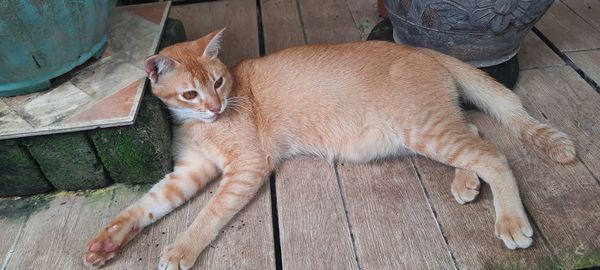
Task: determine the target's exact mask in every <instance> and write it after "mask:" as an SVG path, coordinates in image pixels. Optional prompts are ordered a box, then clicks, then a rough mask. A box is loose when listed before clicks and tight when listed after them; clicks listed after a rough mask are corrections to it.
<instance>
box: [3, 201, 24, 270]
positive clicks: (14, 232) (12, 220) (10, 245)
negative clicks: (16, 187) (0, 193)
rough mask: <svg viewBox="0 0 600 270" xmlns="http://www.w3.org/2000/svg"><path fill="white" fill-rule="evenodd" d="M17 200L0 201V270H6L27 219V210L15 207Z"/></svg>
mask: <svg viewBox="0 0 600 270" xmlns="http://www.w3.org/2000/svg"><path fill="white" fill-rule="evenodd" d="M17 200H24V199H17ZM17 200H13V199H11V198H5V199H0V260H1V261H2V262H1V263H0V269H2V270H4V269H7V268H6V266H7V265H8V264H9V262H10V260H11V259H12V256H13V254H14V247H15V245H16V244H17V241H18V240H19V238H20V237H21V235H22V232H23V228H24V227H25V221H26V220H27V218H28V217H29V213H27V212H28V211H27V210H28V209H19V208H18V207H15V205H16V204H17V203H18V202H17ZM25 208H27V207H25Z"/></svg>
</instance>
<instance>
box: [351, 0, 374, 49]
mask: <svg viewBox="0 0 600 270" xmlns="http://www.w3.org/2000/svg"><path fill="white" fill-rule="evenodd" d="M347 2H348V7H349V8H350V12H351V13H352V18H353V19H354V23H355V24H356V29H358V32H359V33H360V38H361V39H362V40H366V39H367V36H369V33H371V30H373V27H374V26H375V25H376V24H377V23H378V22H379V21H381V20H382V19H381V18H380V17H379V12H377V0H347Z"/></svg>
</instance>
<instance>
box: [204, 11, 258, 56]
mask: <svg viewBox="0 0 600 270" xmlns="http://www.w3.org/2000/svg"><path fill="white" fill-rule="evenodd" d="M209 4H210V16H211V21H210V26H209V29H211V30H210V31H214V30H218V29H221V28H223V27H225V28H227V30H226V31H225V34H224V35H223V41H222V43H221V51H220V52H219V58H220V59H221V60H222V61H223V63H225V65H227V66H230V67H231V66H234V65H236V64H237V63H238V62H240V61H241V60H243V59H247V58H255V57H258V56H259V50H258V23H257V21H256V1H254V0H229V1H216V2H209Z"/></svg>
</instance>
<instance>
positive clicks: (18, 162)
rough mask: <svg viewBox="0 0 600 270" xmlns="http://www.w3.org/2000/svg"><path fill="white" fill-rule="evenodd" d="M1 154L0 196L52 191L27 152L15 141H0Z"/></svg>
mask: <svg viewBox="0 0 600 270" xmlns="http://www.w3.org/2000/svg"><path fill="white" fill-rule="evenodd" d="M0 153H1V154H0V172H2V173H0V196H21V195H31V194H37V193H43V192H48V191H50V190H52V186H51V185H50V184H49V183H48V181H46V179H45V178H44V175H43V174H42V172H41V171H40V170H39V168H38V166H37V165H36V164H35V162H34V161H33V159H31V157H30V156H29V153H28V152H27V150H26V149H25V148H24V147H22V146H20V145H19V144H18V143H17V142H16V141H15V140H3V141H0Z"/></svg>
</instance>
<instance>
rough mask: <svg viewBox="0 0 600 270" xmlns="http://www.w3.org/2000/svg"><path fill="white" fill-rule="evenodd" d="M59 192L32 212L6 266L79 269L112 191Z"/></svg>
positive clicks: (7, 267)
mask: <svg viewBox="0 0 600 270" xmlns="http://www.w3.org/2000/svg"><path fill="white" fill-rule="evenodd" d="M88 196H89V198H86V196H82V195H80V194H74V193H60V194H58V195H57V196H56V197H55V198H54V199H53V200H52V201H50V202H49V203H48V205H47V208H46V209H44V210H41V211H39V212H36V213H33V214H32V215H31V216H30V217H29V219H28V220H27V223H26V224H25V227H24V228H23V231H22V233H21V237H20V239H19V241H18V243H17V244H16V245H15V247H14V253H13V254H12V258H11V260H10V262H9V263H8V264H7V266H6V269H80V268H82V267H84V266H83V260H82V256H83V250H84V248H85V245H86V244H87V241H88V240H89V239H87V237H90V235H92V234H93V233H95V231H96V230H97V229H98V228H99V226H100V224H101V223H102V221H103V218H104V216H105V212H106V209H107V207H108V204H109V202H110V198H111V196H112V192H110V191H109V192H102V191H100V192H96V193H94V194H92V195H88Z"/></svg>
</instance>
